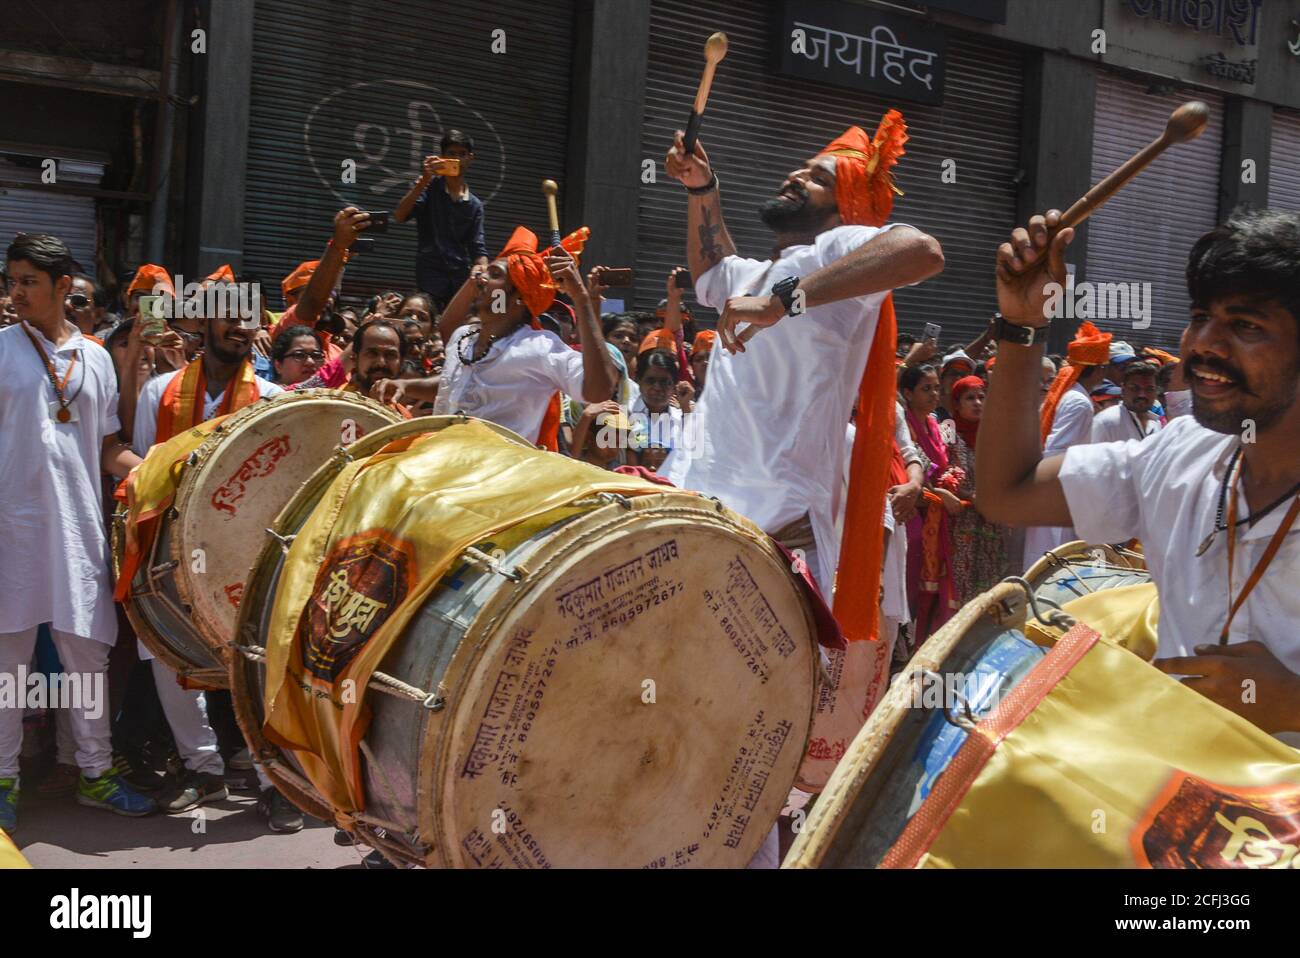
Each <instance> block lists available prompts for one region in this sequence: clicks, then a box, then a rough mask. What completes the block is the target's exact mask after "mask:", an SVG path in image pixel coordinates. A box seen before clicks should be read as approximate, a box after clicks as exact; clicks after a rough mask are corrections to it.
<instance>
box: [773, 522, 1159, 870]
mask: <svg viewBox="0 0 1300 958" xmlns="http://www.w3.org/2000/svg"><path fill="white" fill-rule="evenodd" d="M1098 552H1100V555H1101V557H1102V559H1103V560H1104V562H1096V561H1095V560H1096V558H1097V554H1098ZM1149 578H1150V577H1149V574H1148V573H1147V572H1146V569H1145V568H1144V567H1142V566H1141V557H1140V556H1137V555H1136V554H1125V553H1124V552H1121V551H1119V550H1116V549H1113V548H1112V547H1109V546H1091V545H1088V544H1087V543H1082V542H1077V543H1070V544H1069V545H1067V546H1063V547H1061V548H1059V549H1056V550H1053V553H1052V554H1049V555H1048V556H1045V557H1044V558H1043V559H1042V560H1041V561H1040V562H1038V563H1035V565H1034V566H1033V567H1031V568H1030V569H1029V571H1028V572H1026V574H1025V577H1024V578H1019V577H1013V578H1012V579H1008V580H1005V581H1003V582H1001V583H999V584H998V585H996V586H994V587H993V588H992V589H991V590H989V591H988V592H986V593H984V594H983V595H980V596H978V597H976V598H975V599H973V600H972V601H971V602H969V603H968V604H967V605H965V606H964V607H962V608H961V609H960V610H958V612H957V614H956V615H955V616H954V617H953V618H952V619H951V620H949V621H948V622H947V623H945V625H944V626H943V627H942V628H941V629H940V630H939V631H938V632H936V633H935V634H934V635H933V636H931V637H930V639H929V640H928V641H926V642H925V643H924V644H923V645H922V646H921V647H920V648H919V649H918V650H917V652H916V654H915V656H913V658H912V660H911V661H910V662H909V663H908V664H907V666H906V667H905V668H904V669H903V670H902V672H900V673H899V675H898V676H896V677H895V681H894V682H893V684H892V685H891V687H890V689H889V691H888V692H887V693H886V695H885V697H884V699H883V700H882V701H881V702H880V704H879V705H878V706H877V707H876V710H875V711H874V712H873V713H872V714H871V716H870V717H869V718H868V720H867V722H866V724H865V725H864V726H863V727H862V730H861V731H860V732H859V733H858V736H857V737H856V738H855V739H854V740H853V743H852V745H851V746H850V747H849V750H848V753H847V754H846V755H845V756H844V758H843V759H842V760H841V761H840V763H839V765H838V766H837V767H836V769H835V771H834V772H833V773H832V775H831V778H830V781H828V782H827V785H826V788H825V789H824V791H823V792H822V794H821V796H820V797H819V800H818V802H817V804H816V805H815V806H814V808H813V811H812V813H811V815H810V816H809V818H808V820H807V822H805V824H804V827H803V829H802V830H801V832H800V833H799V835H798V836H796V839H795V842H794V845H793V846H792V848H791V849H790V853H789V854H788V855H787V857H786V860H785V863H784V867H786V868H854V867H866V868H874V867H878V866H879V865H880V863H881V862H882V860H883V859H884V858H885V856H886V855H887V854H888V853H889V852H890V850H891V849H892V848H893V847H894V845H895V843H896V842H897V841H898V839H899V837H900V836H901V835H902V833H903V830H904V828H905V827H906V826H907V823H908V821H910V819H911V818H912V816H913V815H914V814H916V812H917V811H918V809H919V808H920V806H921V803H922V802H923V801H924V800H925V799H926V797H927V796H928V795H929V794H930V791H931V790H932V788H933V787H934V786H935V783H936V782H937V780H938V778H939V776H940V775H941V774H942V773H943V771H944V770H945V769H946V768H947V766H948V763H949V762H951V760H952V759H953V758H954V757H955V756H956V754H957V752H958V750H959V749H960V748H961V746H962V744H963V743H964V742H965V741H966V738H967V737H968V736H969V735H970V734H972V732H973V731H974V728H975V725H976V724H978V722H979V721H980V720H981V719H983V718H984V717H985V716H987V715H988V714H989V713H990V712H991V711H992V710H993V709H994V708H995V707H996V706H997V704H998V703H999V702H1000V701H1002V700H1003V699H1004V698H1005V697H1006V696H1007V695H1009V694H1010V693H1011V692H1012V691H1013V690H1014V689H1015V688H1016V687H1017V685H1019V683H1020V682H1021V681H1022V680H1023V679H1024V678H1025V677H1026V676H1027V675H1028V674H1029V673H1030V672H1031V671H1032V670H1033V668H1034V667H1035V665H1037V663H1038V662H1039V661H1041V660H1042V658H1043V656H1044V655H1045V654H1046V649H1045V648H1043V647H1042V646H1041V645H1038V644H1037V643H1036V642H1034V641H1031V640H1030V638H1028V637H1027V636H1026V627H1027V624H1028V623H1029V621H1030V619H1031V618H1034V617H1035V616H1036V617H1037V618H1038V619H1041V620H1043V621H1046V622H1048V623H1049V624H1053V620H1054V619H1055V618H1056V617H1057V616H1059V615H1062V613H1061V612H1060V611H1059V610H1060V606H1061V605H1064V604H1065V602H1067V601H1069V600H1071V599H1073V598H1077V597H1080V596H1083V595H1091V594H1094V593H1097V592H1101V591H1104V590H1106V589H1112V588H1121V587H1123V586H1127V585H1133V584H1137V583H1141V582H1147V581H1149ZM1066 618H1069V617H1068V616H1067V617H1066ZM1055 624H1056V625H1057V627H1058V628H1060V629H1061V631H1064V628H1063V627H1064V626H1065V625H1066V622H1065V621H1061V620H1057V621H1056V622H1055ZM954 703H955V704H957V705H959V706H961V708H959V709H957V714H952V706H953V704H954Z"/></svg>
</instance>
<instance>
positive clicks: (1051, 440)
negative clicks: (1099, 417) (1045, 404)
mask: <svg viewBox="0 0 1300 958" xmlns="http://www.w3.org/2000/svg"><path fill="white" fill-rule="evenodd" d="M1079 398H1083V397H1079ZM1092 420H1093V408H1092V400H1090V399H1089V400H1087V401H1085V402H1066V401H1065V399H1064V397H1062V400H1061V403H1060V405H1058V406H1057V407H1056V418H1055V419H1054V420H1053V422H1052V431H1051V433H1050V434H1049V435H1048V437H1047V442H1045V443H1044V444H1043V455H1044V456H1045V457H1046V456H1052V455H1056V454H1058V453H1062V452H1065V450H1067V449H1069V448H1070V447H1071V446H1074V445H1075V444H1077V443H1086V442H1088V441H1090V440H1091V438H1092Z"/></svg>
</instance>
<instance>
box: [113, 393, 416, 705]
mask: <svg viewBox="0 0 1300 958" xmlns="http://www.w3.org/2000/svg"><path fill="white" fill-rule="evenodd" d="M398 421H400V417H399V416H398V415H397V414H396V413H394V412H392V411H391V410H389V409H387V408H385V407H384V406H382V405H380V404H379V403H376V402H374V401H372V400H370V399H366V398H365V397H362V396H359V395H353V394H350V393H343V392H338V391H335V390H323V389H311V390H302V391H301V392H291V393H285V394H283V395H280V396H276V397H275V398H273V399H269V400H262V401H260V402H257V403H254V404H253V405H251V406H247V407H245V408H244V409H241V410H240V411H239V412H237V413H234V414H233V415H231V416H230V417H229V418H228V419H227V420H226V421H225V422H223V423H221V424H220V425H219V426H218V427H217V428H216V430H214V431H213V433H212V434H211V435H210V436H208V437H207V439H206V440H204V442H203V444H202V445H201V446H199V447H198V449H196V450H195V451H194V452H193V453H192V454H191V455H190V456H189V458H188V459H187V460H186V461H185V462H184V463H183V464H182V465H181V466H180V470H181V473H180V478H179V482H178V484H177V487H176V496H175V500H174V501H173V503H172V506H171V508H169V509H168V510H167V511H166V512H165V513H164V515H163V516H162V519H161V521H160V525H159V530H158V534H157V536H155V538H154V541H153V543H152V547H151V549H150V552H149V555H147V556H146V557H145V559H144V561H143V562H142V563H141V564H140V568H139V570H138V571H137V573H136V575H135V578H134V580H133V581H132V583H131V592H130V595H129V596H128V598H127V600H126V602H125V603H124V604H125V606H126V613H127V617H128V618H129V619H130V620H131V625H132V626H133V627H134V628H135V632H136V635H137V636H139V638H140V640H141V641H142V642H143V643H144V645H145V647H146V648H148V649H149V651H150V652H152V653H153V654H154V655H155V656H157V657H158V658H159V659H161V660H162V661H163V662H165V663H166V664H167V665H168V666H169V667H170V668H172V669H174V670H176V671H177V672H178V673H180V674H182V675H185V676H188V677H191V678H194V679H197V680H198V681H200V682H203V683H204V684H207V685H213V686H217V687H225V685H226V682H227V669H226V666H225V663H224V662H223V661H222V657H221V655H220V653H219V651H218V650H219V649H220V648H221V647H222V646H224V645H225V644H226V643H228V642H229V641H230V640H231V638H232V637H233V636H234V633H235V619H236V614H237V610H238V608H239V603H240V600H241V596H242V595H243V591H244V583H245V579H246V578H247V575H248V569H249V567H250V566H251V565H252V564H253V560H254V559H255V558H256V556H257V553H258V552H259V551H260V550H261V548H262V546H263V544H264V543H265V542H266V540H267V538H268V536H267V532H266V529H267V528H268V527H269V526H270V525H271V522H272V520H274V519H275V517H276V515H277V514H278V513H279V512H280V510H281V509H283V508H284V505H285V503H287V502H288V501H289V499H290V498H291V497H292V496H293V494H294V493H295V492H296V491H297V489H298V487H299V486H300V485H302V483H303V482H304V481H305V480H306V479H307V477H308V476H310V475H311V474H312V473H313V472H315V471H316V470H317V469H318V468H319V467H320V466H321V464H322V463H324V462H325V461H326V460H328V459H330V458H331V457H332V456H334V455H336V454H338V453H340V452H341V451H342V450H345V449H346V448H347V446H348V445H349V444H350V443H352V442H354V441H356V440H357V439H359V438H360V437H362V436H364V435H366V434H367V433H371V432H374V431H375V430H377V429H380V428H382V427H384V426H388V425H391V424H392V423H395V422H398ZM124 518H125V512H124V511H123V510H119V511H118V513H117V515H116V516H115V520H116V521H115V522H114V529H113V557H114V572H117V570H118V569H119V568H120V567H121V558H122V550H123V548H124V532H123V521H122V520H123V519H124Z"/></svg>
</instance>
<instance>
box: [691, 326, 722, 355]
mask: <svg viewBox="0 0 1300 958" xmlns="http://www.w3.org/2000/svg"><path fill="white" fill-rule="evenodd" d="M717 338H718V334H717V333H715V332H714V331H713V330H711V329H705V330H702V331H701V332H699V333H696V334H695V342H693V343H691V355H696V354H698V353H699V352H700V350H704V352H706V353H707V352H709V351H710V350H712V349H713V341H714V340H715V339H717Z"/></svg>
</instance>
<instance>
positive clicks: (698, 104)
mask: <svg viewBox="0 0 1300 958" xmlns="http://www.w3.org/2000/svg"><path fill="white" fill-rule="evenodd" d="M726 55H727V35H726V34H725V33H721V32H719V33H715V34H713V35H712V36H711V37H709V39H707V40H705V41H704V72H703V73H702V74H701V75H700V87H699V89H698V90H696V91H695V105H694V106H693V107H692V108H691V118H690V120H688V121H687V123H686V137H685V140H684V142H683V144H682V145H683V150H682V155H683V156H690V155H691V154H692V153H694V152H695V138H696V137H697V136H699V135H700V124H701V123H702V122H703V121H704V105H705V104H706V103H708V102H709V89H710V88H711V87H712V86H713V74H714V72H715V71H716V70H717V69H718V64H719V63H721V62H722V58H723V57H725V56H726Z"/></svg>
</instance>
